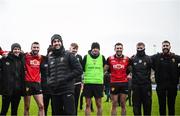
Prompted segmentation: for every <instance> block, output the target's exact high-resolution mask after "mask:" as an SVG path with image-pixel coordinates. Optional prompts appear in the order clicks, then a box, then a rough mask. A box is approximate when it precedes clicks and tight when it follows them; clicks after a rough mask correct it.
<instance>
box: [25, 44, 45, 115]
mask: <svg viewBox="0 0 180 116" xmlns="http://www.w3.org/2000/svg"><path fill="white" fill-rule="evenodd" d="M39 49H40V46H39V43H38V42H33V43H32V45H31V52H30V53H26V54H25V97H24V115H25V116H27V115H29V108H30V101H31V95H33V97H34V99H35V101H36V103H37V105H38V108H39V111H38V115H40V116H44V104H43V95H42V89H41V75H40V63H41V60H42V56H41V55H39Z"/></svg>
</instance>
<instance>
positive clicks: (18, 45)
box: [11, 43, 21, 51]
mask: <svg viewBox="0 0 180 116" xmlns="http://www.w3.org/2000/svg"><path fill="white" fill-rule="evenodd" d="M15 47H17V48H19V49H21V45H20V44H18V43H13V44H12V45H11V51H13V49H14V48H15Z"/></svg>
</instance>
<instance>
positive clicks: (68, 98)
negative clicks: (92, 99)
mask: <svg viewBox="0 0 180 116" xmlns="http://www.w3.org/2000/svg"><path fill="white" fill-rule="evenodd" d="M51 45H52V52H50V54H49V55H48V70H49V71H48V72H49V75H48V78H47V84H48V86H49V87H50V91H51V95H52V105H53V109H52V110H53V112H54V115H75V101H74V79H75V78H76V77H79V76H81V74H82V73H83V71H82V67H81V65H80V63H79V61H78V60H77V58H76V57H75V56H74V55H73V54H71V53H70V52H68V51H65V49H64V46H63V41H62V38H61V36H60V35H58V34H54V35H53V36H52V37H51Z"/></svg>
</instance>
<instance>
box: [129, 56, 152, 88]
mask: <svg viewBox="0 0 180 116" xmlns="http://www.w3.org/2000/svg"><path fill="white" fill-rule="evenodd" d="M130 64H131V67H132V84H134V85H147V84H148V85H149V84H151V79H150V76H151V68H152V61H151V58H150V57H149V56H147V55H143V56H138V55H135V56H133V57H132V58H131V59H130Z"/></svg>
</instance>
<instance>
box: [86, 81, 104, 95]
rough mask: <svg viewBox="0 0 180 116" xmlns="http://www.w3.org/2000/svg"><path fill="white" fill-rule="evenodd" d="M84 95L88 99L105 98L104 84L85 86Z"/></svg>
mask: <svg viewBox="0 0 180 116" xmlns="http://www.w3.org/2000/svg"><path fill="white" fill-rule="evenodd" d="M83 94H84V96H85V97H87V98H91V97H93V96H94V97H95V98H101V97H103V85H102V84H84V88H83Z"/></svg>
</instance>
